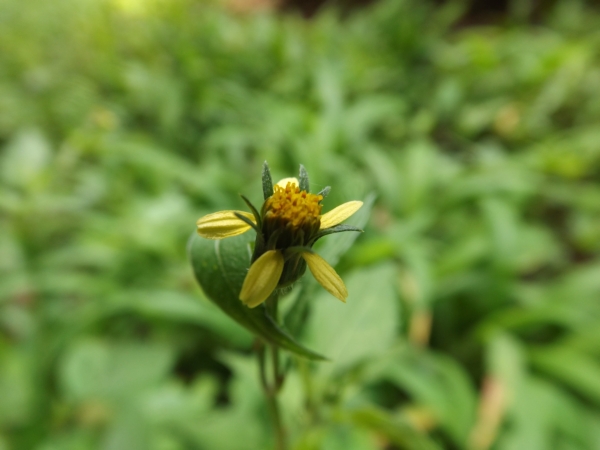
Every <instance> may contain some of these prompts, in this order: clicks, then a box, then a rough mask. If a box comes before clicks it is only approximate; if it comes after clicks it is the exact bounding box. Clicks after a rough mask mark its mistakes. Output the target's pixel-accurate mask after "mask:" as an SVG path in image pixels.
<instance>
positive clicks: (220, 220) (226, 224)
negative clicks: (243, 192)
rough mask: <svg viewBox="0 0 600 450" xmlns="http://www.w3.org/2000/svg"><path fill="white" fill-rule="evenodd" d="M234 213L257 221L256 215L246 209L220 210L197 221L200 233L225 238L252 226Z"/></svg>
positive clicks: (243, 231) (204, 235)
mask: <svg viewBox="0 0 600 450" xmlns="http://www.w3.org/2000/svg"><path fill="white" fill-rule="evenodd" d="M234 213H238V214H241V215H242V216H244V217H246V218H248V219H250V220H251V221H252V222H253V223H256V220H255V219H254V216H253V215H252V214H250V213H247V212H245V211H219V212H216V213H212V214H208V215H206V216H204V217H201V218H200V219H198V221H197V222H196V227H197V231H198V234H199V235H200V236H202V237H204V238H207V239H223V238H226V237H231V236H237V235H238V234H242V233H245V232H246V231H248V230H249V229H250V228H251V227H250V225H248V224H247V223H246V222H244V221H243V220H241V219H239V218H237V217H236V216H235V214H234Z"/></svg>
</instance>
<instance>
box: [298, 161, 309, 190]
mask: <svg viewBox="0 0 600 450" xmlns="http://www.w3.org/2000/svg"><path fill="white" fill-rule="evenodd" d="M298 182H299V183H300V190H301V191H306V192H310V191H309V183H308V172H307V171H306V169H305V168H304V166H303V165H302V164H300V173H299V174H298Z"/></svg>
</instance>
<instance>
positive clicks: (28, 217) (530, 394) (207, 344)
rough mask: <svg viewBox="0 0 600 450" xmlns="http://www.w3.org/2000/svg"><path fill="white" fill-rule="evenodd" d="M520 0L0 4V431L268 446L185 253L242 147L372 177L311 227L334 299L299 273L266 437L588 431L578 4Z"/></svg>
mask: <svg viewBox="0 0 600 450" xmlns="http://www.w3.org/2000/svg"><path fill="white" fill-rule="evenodd" d="M514 3H515V5H516V4H517V3H518V2H514ZM525 3H527V2H525ZM526 9H527V8H525V9H523V8H522V7H519V8H515V11H516V12H515V15H514V17H512V16H511V17H507V18H506V20H505V22H504V23H503V24H501V25H495V26H490V25H488V26H458V25H457V24H458V23H460V20H461V18H462V15H463V12H464V10H465V4H464V3H463V2H460V1H451V2H447V3H444V4H443V5H437V6H434V5H432V4H430V3H429V2H421V1H418V0H399V1H393V0H387V1H382V2H379V3H378V4H377V5H376V6H372V7H370V8H368V9H365V10H361V11H360V12H359V13H357V14H354V15H350V16H348V17H345V18H344V19H340V18H339V14H337V13H336V12H335V11H333V10H331V11H324V12H322V13H321V14H319V15H318V16H316V17H314V18H313V19H311V20H310V21H306V20H303V19H301V18H299V17H296V16H294V15H285V16H282V15H279V14H276V13H274V12H269V11H256V12H245V13H244V12H240V11H236V10H235V9H232V8H231V7H228V6H227V5H226V4H218V3H215V2H200V1H192V0H177V1H172V2H167V1H159V0H153V1H148V2H142V1H134V0H114V1H108V0H106V1H103V0H84V1H82V0H78V1H76V0H55V1H52V2H47V1H43V0H28V1H27V2H22V1H19V0H7V1H4V2H3V3H2V5H0V49H2V51H1V52H0V449H2V450H9V449H10V450H22V449H23V450H24V449H35V450H86V449H102V450H120V449H123V450H138V449H139V450H183V449H210V450H213V449H242V450H243V449H262V448H265V449H266V448H270V447H271V446H272V442H273V440H272V432H271V431H272V430H271V427H270V424H269V420H268V415H267V413H266V411H265V405H264V400H263V398H262V397H261V392H260V388H259V383H258V380H257V376H258V375H257V373H256V367H255V361H254V360H253V358H252V354H251V351H250V350H251V346H252V337H251V336H250V335H249V334H248V333H247V332H246V331H244V330H243V329H241V327H239V326H238V325H237V324H235V323H234V322H232V321H231V320H230V319H229V318H227V317H226V316H225V315H224V314H222V313H221V312H220V311H218V310H217V309H216V308H215V307H214V306H212V305H211V303H209V302H208V301H207V300H206V299H205V298H204V297H203V294H202V293H201V292H200V290H199V289H198V288H197V287H196V285H195V283H194V281H193V276H192V273H191V269H190V267H189V262H188V261H187V259H186V253H185V243H186V241H187V239H188V237H189V235H190V234H191V233H192V232H193V230H194V223H195V220H196V219H197V218H198V217H200V216H202V215H204V214H206V213H209V212H213V211H218V210H223V209H227V208H232V209H238V208H240V207H243V204H242V202H241V200H240V199H239V197H238V196H237V194H238V193H239V192H243V193H245V194H246V195H248V196H249V197H250V198H251V200H253V201H254V202H255V203H260V201H259V199H260V196H261V189H260V169H261V164H262V162H263V160H265V159H266V160H268V161H269V164H270V165H271V167H272V169H273V172H274V177H275V178H280V177H284V176H290V175H291V174H294V173H296V171H297V167H298V164H299V163H302V164H304V165H305V166H306V167H307V169H308V171H309V172H310V174H311V181H312V184H313V186H315V187H323V186H325V185H331V186H332V187H333V190H332V193H331V195H330V197H328V199H327V200H326V204H325V208H326V209H327V208H331V207H332V206H335V205H337V204H339V203H341V202H343V201H346V200H350V199H355V198H363V197H364V196H365V195H366V194H367V193H368V192H371V191H375V192H376V193H377V196H378V198H377V202H376V205H375V208H374V210H373V213H372V217H371V221H370V224H369V225H368V226H367V232H366V233H365V234H364V235H362V236H360V238H359V239H358V241H357V243H356V244H355V245H354V246H353V247H352V248H351V249H350V250H349V251H348V252H347V253H345V255H340V251H336V249H335V248H334V249H330V250H331V253H330V258H329V260H330V261H335V260H337V259H339V258H340V256H341V259H340V262H339V265H338V269H339V271H340V273H341V274H342V276H343V278H344V279H345V281H346V283H347V285H348V288H349V291H350V297H349V299H348V304H347V305H342V304H340V303H339V302H337V301H335V299H333V298H332V297H331V296H329V295H328V294H327V293H324V292H319V291H315V296H314V302H312V309H311V313H310V315H309V318H308V323H307V326H306V328H305V331H304V333H303V334H302V336H301V337H300V340H301V341H302V342H304V343H306V344H307V345H309V346H310V347H311V348H315V349H318V350H319V351H320V352H323V353H324V354H326V355H328V356H329V357H330V358H332V361H331V362H328V363H308V362H303V361H300V360H299V361H296V362H295V363H294V367H296V370H295V371H293V372H291V374H290V376H289V379H288V380H287V382H286V385H285V389H284V391H283V393H282V396H283V398H282V402H283V410H284V411H283V412H284V415H285V420H286V423H287V424H288V427H289V429H290V433H291V436H290V437H291V440H292V443H293V448H295V449H298V450H312V449H315V450H316V449H323V450H336V449H344V450H364V449H383V448H386V449H446V448H447V449H475V450H480V449H481V450H484V449H488V448H493V449H499V450H512V449H519V450H523V449H527V450H537V449H541V450H543V449H560V450H579V449H581V450H583V449H597V448H600V184H599V182H600V126H599V124H600V57H599V55H600V14H599V13H598V11H595V10H593V9H592V8H591V7H590V6H587V5H586V4H585V3H584V2H581V1H578V0H561V1H557V2H556V4H555V5H554V7H553V8H552V9H551V10H549V11H548V12H547V14H546V15H545V16H544V17H543V18H541V19H540V20H539V21H538V22H537V23H536V24H535V25H531V24H528V23H527V22H526V21H524V18H523V15H524V14H525V15H526ZM334 242H337V241H334ZM337 245H338V250H340V249H343V250H344V251H345V250H347V246H344V242H342V241H340V242H337ZM321 254H323V255H326V254H327V250H326V249H324V251H322V252H321ZM290 302H291V300H290Z"/></svg>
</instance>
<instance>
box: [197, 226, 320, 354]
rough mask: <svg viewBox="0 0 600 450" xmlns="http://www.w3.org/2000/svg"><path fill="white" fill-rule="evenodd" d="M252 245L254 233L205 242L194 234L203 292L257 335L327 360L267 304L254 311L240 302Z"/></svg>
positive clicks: (198, 276) (296, 350)
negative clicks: (291, 331)
mask: <svg viewBox="0 0 600 450" xmlns="http://www.w3.org/2000/svg"><path fill="white" fill-rule="evenodd" d="M251 242H252V234H251V233H246V234H242V235H239V236H234V237H230V238H227V239H222V240H211V239H204V238H202V237H200V236H198V235H197V234H195V233H194V234H193V236H192V237H191V238H190V240H189V243H188V254H189V258H190V261H191V263H192V267H193V270H194V275H195V277H196V280H197V281H198V283H199V284H200V286H201V287H202V290H203V291H204V293H205V294H206V296H207V297H208V298H209V299H210V300H211V301H212V302H213V303H214V304H215V305H217V306H218V307H219V308H220V309H221V310H222V311H223V312H224V313H225V314H227V315H228V316H229V317H231V318H232V319H233V320H235V321H236V322H237V323H239V324H240V325H242V326H243V327H245V328H246V329H248V330H249V331H251V332H252V333H253V334H255V335H256V336H258V337H260V338H262V339H264V340H266V341H267V342H269V343H271V344H275V345H277V346H279V347H281V348H283V349H286V350H289V351H290V352H292V353H295V354H297V355H299V356H302V357H305V358H308V359H312V360H324V359H326V358H325V357H323V356H322V355H319V354H318V353H315V352H313V351H312V350H310V349H308V348H306V347H304V346H302V345H301V344H300V343H298V342H297V341H296V340H295V339H294V337H292V336H291V335H290V334H289V333H288V332H287V331H285V330H284V329H283V328H281V327H280V326H279V325H278V324H277V323H276V322H275V321H274V320H273V319H272V318H271V317H270V316H269V315H268V314H267V309H266V308H265V306H264V304H263V305H260V306H258V307H256V308H252V309H251V308H248V307H247V306H245V305H244V304H243V303H242V302H241V301H240V299H239V293H240V290H241V288H242V284H243V282H244V278H245V277H246V274H247V273H248V267H249V266H250V256H251V254H252V249H251Z"/></svg>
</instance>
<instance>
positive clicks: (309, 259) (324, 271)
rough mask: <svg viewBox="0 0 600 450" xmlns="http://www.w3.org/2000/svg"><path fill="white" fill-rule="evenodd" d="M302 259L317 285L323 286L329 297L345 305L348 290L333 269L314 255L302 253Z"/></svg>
mask: <svg viewBox="0 0 600 450" xmlns="http://www.w3.org/2000/svg"><path fill="white" fill-rule="evenodd" d="M302 257H303V258H304V260H305V261H306V264H307V265H308V268H309V269H310V272H311V273H312V274H313V276H314V277H315V279H316V280H317V281H318V282H319V284H321V286H323V287H324V288H325V289H326V290H327V291H328V292H329V293H330V294H331V295H333V296H334V297H337V298H339V299H340V300H341V301H343V302H344V303H346V297H348V290H347V289H346V286H345V285H344V282H343V281H342V279H341V278H340V276H339V275H338V274H337V272H336V271H335V270H334V269H333V267H331V266H330V265H329V264H328V263H327V261H325V260H324V259H323V258H321V257H320V256H319V255H317V254H316V253H308V252H304V253H302Z"/></svg>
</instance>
